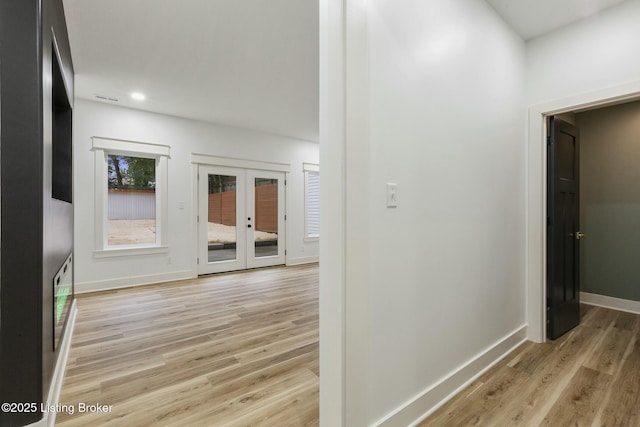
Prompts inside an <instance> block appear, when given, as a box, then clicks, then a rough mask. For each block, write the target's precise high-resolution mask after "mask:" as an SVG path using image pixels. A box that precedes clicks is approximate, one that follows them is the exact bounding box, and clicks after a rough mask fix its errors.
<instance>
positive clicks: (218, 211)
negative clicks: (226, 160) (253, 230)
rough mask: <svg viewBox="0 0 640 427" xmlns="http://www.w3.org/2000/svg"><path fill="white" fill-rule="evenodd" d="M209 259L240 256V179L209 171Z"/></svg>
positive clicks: (229, 258)
mask: <svg viewBox="0 0 640 427" xmlns="http://www.w3.org/2000/svg"><path fill="white" fill-rule="evenodd" d="M207 188H208V190H207V196H208V200H207V247H208V248H207V261H208V262H217V261H229V260H235V259H237V250H236V248H237V243H238V233H237V224H236V216H237V215H236V210H237V209H236V200H237V190H236V189H237V179H236V177H235V176H231V175H217V174H207Z"/></svg>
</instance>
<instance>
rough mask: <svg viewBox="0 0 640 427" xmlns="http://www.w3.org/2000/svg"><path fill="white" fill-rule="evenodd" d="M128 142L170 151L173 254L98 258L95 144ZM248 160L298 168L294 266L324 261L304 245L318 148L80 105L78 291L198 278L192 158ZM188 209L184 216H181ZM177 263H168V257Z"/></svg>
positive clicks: (291, 216) (293, 195)
mask: <svg viewBox="0 0 640 427" xmlns="http://www.w3.org/2000/svg"><path fill="white" fill-rule="evenodd" d="M93 136H101V137H107V138H115V139H124V140H132V141H141V142H150V143H156V144H166V145H169V146H171V158H170V159H169V167H168V176H169V188H168V204H169V235H168V244H169V253H168V254H157V255H140V256H133V257H117V258H99V259H98V258H94V257H93V251H94V249H95V242H94V235H95V232H94V229H95V224H94V181H93V176H94V171H93V167H94V153H93V152H92V151H91V137H93ZM191 153H199V154H209V155H215V156H225V157H236V158H245V159H250V160H259V161H268V162H279V163H289V164H291V173H290V174H289V177H288V182H287V184H288V185H287V187H288V188H287V196H288V215H287V220H288V226H287V227H288V228H287V231H288V233H287V236H286V237H287V261H288V262H289V263H296V262H302V261H310V260H313V259H317V256H318V242H305V241H304V239H303V237H304V178H303V177H304V176H303V172H302V163H304V162H309V163H318V161H319V146H318V144H317V143H314V142H307V141H301V140H295V139H291V138H287V137H283V136H278V135H271V134H265V133H261V132H256V131H252V130H247V129H240V128H233V127H227V126H220V125H215V124H210V123H205V122H198V121H193V120H186V119H181V118H177V117H171V116H165V115H160V114H154V113H148V112H143V111H139V110H131V109H127V108H121V107H116V106H111V105H107V104H102V103H96V102H90V101H86V100H82V99H78V100H76V103H75V108H74V208H75V264H76V266H75V281H76V287H77V290H78V291H79V292H82V291H83V290H87V289H98V288H105V287H111V286H118V285H125V284H126V285H132V284H143V283H149V282H153V281H160V280H170V279H178V278H185V277H194V276H195V275H196V274H197V271H196V269H195V268H196V265H195V257H194V249H195V246H196V244H197V243H196V241H195V239H194V235H193V232H192V231H193V224H194V221H195V212H194V210H193V208H194V201H193V200H192V193H193V191H192V190H193V189H192V164H191V163H190V154H191ZM178 202H184V205H185V209H183V210H180V209H178ZM169 257H170V261H171V263H169V259H168V258H169Z"/></svg>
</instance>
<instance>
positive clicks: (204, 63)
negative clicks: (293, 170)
mask: <svg viewBox="0 0 640 427" xmlns="http://www.w3.org/2000/svg"><path fill="white" fill-rule="evenodd" d="M64 8H65V15H66V19H67V26H68V28H69V39H70V44H71V52H72V57H73V62H74V68H75V72H76V95H77V96H78V97H80V98H86V99H95V95H96V94H98V95H103V96H107V97H110V98H116V99H119V101H118V102H115V104H117V105H122V106H127V107H132V108H140V109H144V110H149V111H153V112H159V113H165V114H171V115H176V116H181V117H188V118H194V119H198V120H204V121H209V122H216V123H223V124H227V125H231V126H238V127H245V128H250V129H256V130H261V131H266V132H270V133H276V134H281V135H286V136H291V137H296V138H301V139H305V140H311V141H317V140H318V68H319V65H318V32H319V30H318V2H317V0H268V1H267V0H241V1H238V0H136V1H131V0H108V1H107V0H64ZM133 91H139V92H143V93H144V94H146V96H147V100H146V101H144V102H136V101H134V100H132V99H131V98H130V96H129V95H130V93H131V92H133ZM107 102H109V101H107ZM111 103H114V102H111Z"/></svg>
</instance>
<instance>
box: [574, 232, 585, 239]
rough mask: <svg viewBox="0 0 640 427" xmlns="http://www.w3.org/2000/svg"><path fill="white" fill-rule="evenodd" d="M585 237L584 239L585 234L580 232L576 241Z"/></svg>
mask: <svg viewBox="0 0 640 427" xmlns="http://www.w3.org/2000/svg"><path fill="white" fill-rule="evenodd" d="M583 237H584V233H581V232H579V231H578V232H577V233H576V240H580V239H582V238H583Z"/></svg>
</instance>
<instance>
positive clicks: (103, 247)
mask: <svg viewBox="0 0 640 427" xmlns="http://www.w3.org/2000/svg"><path fill="white" fill-rule="evenodd" d="M92 141H93V143H92V147H93V148H92V150H93V151H94V152H95V167H94V170H95V179H94V182H95V227H96V228H95V242H96V247H95V251H94V252H93V255H94V257H96V258H105V257H117V256H131V255H149V254H157V253H166V252H168V251H169V247H168V245H167V230H168V228H167V219H168V212H169V205H168V201H167V199H168V197H167V188H168V179H167V169H168V160H169V154H170V147H169V146H168V145H159V144H149V143H146V142H136V141H124V140H119V139H111V138H100V137H93V138H92ZM107 154H120V155H126V156H135V157H145V158H151V159H156V242H155V243H145V244H140V245H122V246H109V245H108V243H109V238H108V231H109V230H108V227H107V224H106V220H107V217H108V195H109V190H108V182H107V179H106V177H107V170H108V169H107V168H108V166H107Z"/></svg>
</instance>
